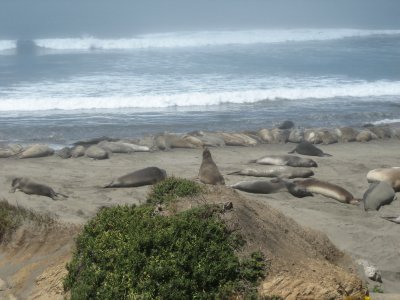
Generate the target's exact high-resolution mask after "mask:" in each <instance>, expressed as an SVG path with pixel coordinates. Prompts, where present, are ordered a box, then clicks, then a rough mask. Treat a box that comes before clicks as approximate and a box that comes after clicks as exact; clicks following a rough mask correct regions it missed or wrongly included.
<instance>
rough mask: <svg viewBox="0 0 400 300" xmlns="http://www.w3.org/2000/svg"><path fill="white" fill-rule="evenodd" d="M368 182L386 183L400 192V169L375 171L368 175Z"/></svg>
mask: <svg viewBox="0 0 400 300" xmlns="http://www.w3.org/2000/svg"><path fill="white" fill-rule="evenodd" d="M367 180H368V182H376V181H386V182H387V183H389V184H390V185H391V186H392V188H393V189H394V191H395V192H400V167H393V168H382V169H374V170H371V171H369V172H368V174H367Z"/></svg>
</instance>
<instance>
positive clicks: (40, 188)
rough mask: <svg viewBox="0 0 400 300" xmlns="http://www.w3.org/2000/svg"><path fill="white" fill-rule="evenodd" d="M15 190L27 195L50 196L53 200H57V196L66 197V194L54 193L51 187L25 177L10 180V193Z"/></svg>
mask: <svg viewBox="0 0 400 300" xmlns="http://www.w3.org/2000/svg"><path fill="white" fill-rule="evenodd" d="M16 190H20V191H21V192H24V193H25V194H28V195H39V196H46V197H50V198H51V199H53V200H58V199H59V196H61V197H63V198H68V196H66V195H64V194H61V193H56V192H55V191H54V190H53V189H52V188H51V187H49V186H47V185H44V184H41V183H37V182H34V181H33V180H31V179H29V178H26V177H16V178H14V179H13V180H12V182H11V190H10V193H14V192H15V191H16Z"/></svg>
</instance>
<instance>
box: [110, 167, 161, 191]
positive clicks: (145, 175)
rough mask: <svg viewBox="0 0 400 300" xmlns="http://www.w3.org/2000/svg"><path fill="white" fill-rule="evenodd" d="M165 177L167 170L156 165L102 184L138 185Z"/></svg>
mask: <svg viewBox="0 0 400 300" xmlns="http://www.w3.org/2000/svg"><path fill="white" fill-rule="evenodd" d="M165 178H167V172H166V171H165V170H163V169H160V168H157V167H147V168H144V169H140V170H137V171H135V172H132V173H129V174H126V175H124V176H121V177H119V178H117V179H115V180H113V181H112V182H111V183H109V184H107V185H106V186H104V187H105V188H124V187H139V186H144V185H151V184H155V183H157V182H159V181H161V180H164V179H165Z"/></svg>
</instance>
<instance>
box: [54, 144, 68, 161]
mask: <svg viewBox="0 0 400 300" xmlns="http://www.w3.org/2000/svg"><path fill="white" fill-rule="evenodd" d="M56 155H57V156H59V157H61V158H63V159H67V158H70V157H71V156H72V155H71V149H70V148H68V147H64V148H62V149H60V150H57V151H56Z"/></svg>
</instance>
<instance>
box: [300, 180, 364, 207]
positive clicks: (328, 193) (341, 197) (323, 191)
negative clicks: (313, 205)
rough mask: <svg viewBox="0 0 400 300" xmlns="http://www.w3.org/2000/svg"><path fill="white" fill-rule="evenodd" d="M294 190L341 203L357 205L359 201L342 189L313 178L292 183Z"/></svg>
mask: <svg viewBox="0 0 400 300" xmlns="http://www.w3.org/2000/svg"><path fill="white" fill-rule="evenodd" d="M293 183H294V184H295V186H296V188H300V189H304V190H306V191H307V192H310V193H315V194H320V195H323V196H325V197H329V198H332V199H335V200H337V201H339V202H342V203H350V204H358V203H359V200H358V199H354V197H353V195H352V194H351V193H350V192H348V191H347V190H345V189H344V188H342V187H340V186H338V185H335V184H332V183H330V182H326V181H320V180H317V179H314V178H309V179H305V180H295V181H293Z"/></svg>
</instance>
